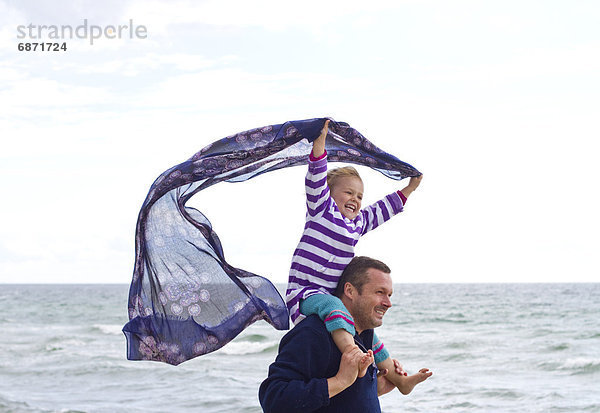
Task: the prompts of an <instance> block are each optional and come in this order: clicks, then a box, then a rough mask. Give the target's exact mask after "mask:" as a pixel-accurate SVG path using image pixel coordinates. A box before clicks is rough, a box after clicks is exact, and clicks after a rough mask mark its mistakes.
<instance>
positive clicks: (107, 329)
mask: <svg viewBox="0 0 600 413" xmlns="http://www.w3.org/2000/svg"><path fill="white" fill-rule="evenodd" d="M92 329H93V330H94V331H100V332H101V333H102V334H107V335H111V336H120V335H121V334H123V331H122V329H123V326H122V325H120V324H94V325H93V326H92Z"/></svg>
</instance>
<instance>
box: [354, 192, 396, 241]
mask: <svg viewBox="0 0 600 413" xmlns="http://www.w3.org/2000/svg"><path fill="white" fill-rule="evenodd" d="M403 209H404V203H403V202H402V198H401V197H400V195H399V194H398V192H393V193H391V194H389V195H387V196H386V197H385V198H383V199H380V200H379V201H377V202H375V203H374V204H373V205H369V206H368V207H366V208H363V209H362V210H361V214H362V216H363V231H362V235H364V234H366V233H367V232H369V231H371V230H373V229H375V228H377V227H378V226H379V225H381V224H383V223H384V222H386V221H387V220H389V219H390V218H391V217H393V216H394V215H396V214H399V213H400V212H402V210H403Z"/></svg>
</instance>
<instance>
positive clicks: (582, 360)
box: [561, 357, 600, 370]
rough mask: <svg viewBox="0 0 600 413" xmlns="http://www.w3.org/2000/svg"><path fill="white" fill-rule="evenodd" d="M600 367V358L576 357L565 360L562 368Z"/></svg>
mask: <svg viewBox="0 0 600 413" xmlns="http://www.w3.org/2000/svg"><path fill="white" fill-rule="evenodd" d="M597 368H600V359H593V358H587V357H576V358H571V359H567V360H565V362H564V363H563V365H562V366H561V369H565V370H580V369H584V370H585V369H597Z"/></svg>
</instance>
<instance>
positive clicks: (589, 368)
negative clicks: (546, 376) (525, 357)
mask: <svg viewBox="0 0 600 413" xmlns="http://www.w3.org/2000/svg"><path fill="white" fill-rule="evenodd" d="M539 367H540V368H542V369H544V370H547V371H557V370H558V371H569V372H571V374H592V373H597V372H600V359H595V358H587V357H576V358H570V359H566V360H563V361H552V362H543V363H540V364H539Z"/></svg>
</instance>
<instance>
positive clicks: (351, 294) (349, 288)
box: [344, 282, 356, 300]
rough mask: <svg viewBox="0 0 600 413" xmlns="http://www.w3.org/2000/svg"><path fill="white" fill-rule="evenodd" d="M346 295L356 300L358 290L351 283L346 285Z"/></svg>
mask: <svg viewBox="0 0 600 413" xmlns="http://www.w3.org/2000/svg"><path fill="white" fill-rule="evenodd" d="M344 295H345V296H346V297H348V298H349V299H351V300H352V299H353V298H354V295H356V288H354V286H353V285H352V284H350V283H349V282H347V283H346V284H344Z"/></svg>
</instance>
